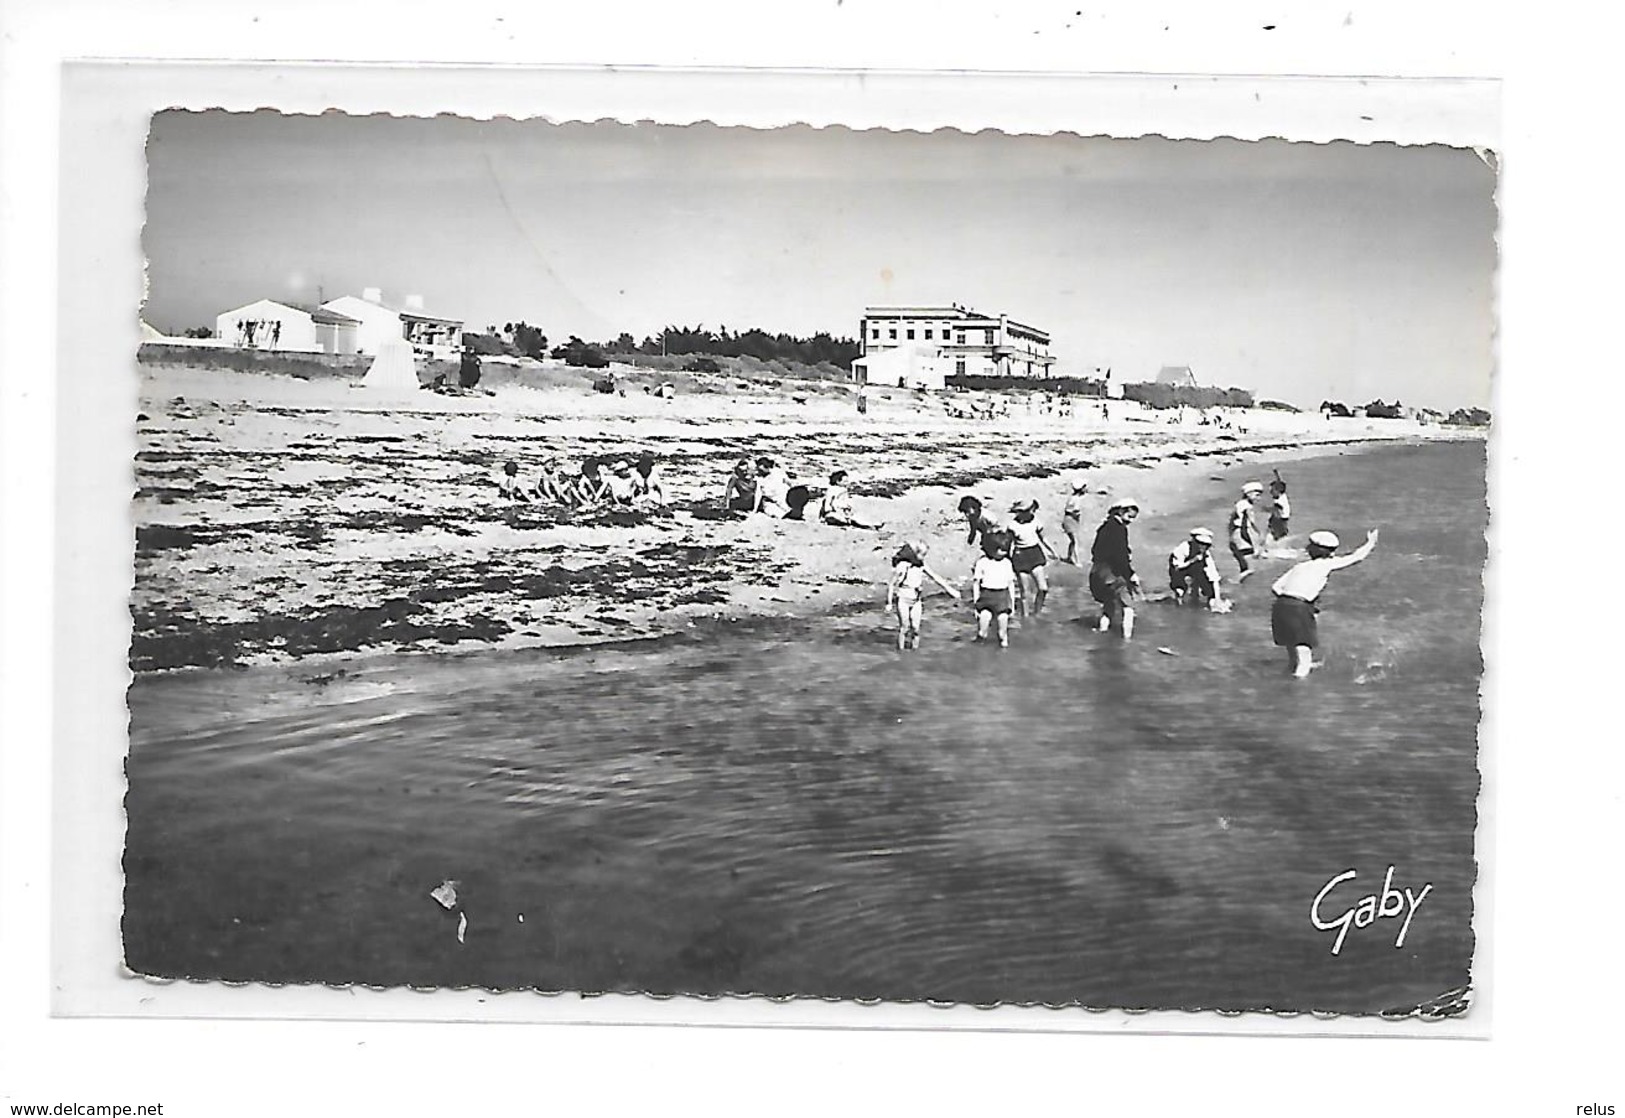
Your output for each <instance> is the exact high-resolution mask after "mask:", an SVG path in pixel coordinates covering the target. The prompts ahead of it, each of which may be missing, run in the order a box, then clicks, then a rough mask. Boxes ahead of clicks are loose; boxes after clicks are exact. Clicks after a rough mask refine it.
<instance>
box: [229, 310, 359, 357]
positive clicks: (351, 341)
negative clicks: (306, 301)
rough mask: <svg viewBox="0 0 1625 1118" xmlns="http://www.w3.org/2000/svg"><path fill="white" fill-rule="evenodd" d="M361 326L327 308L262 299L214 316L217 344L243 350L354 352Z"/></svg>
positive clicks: (353, 320)
mask: <svg viewBox="0 0 1625 1118" xmlns="http://www.w3.org/2000/svg"><path fill="white" fill-rule="evenodd" d="M358 325H359V323H357V322H356V320H355V319H353V318H348V317H346V316H345V315H342V314H338V313H335V312H333V311H330V310H327V309H326V308H325V307H300V306H295V305H294V304H291V303H279V302H277V301H275V300H274V299H261V300H259V301H258V302H254V303H249V304H248V305H247V306H243V307H238V308H236V309H235V310H229V311H225V312H223V313H222V314H219V315H217V316H215V320H214V335H215V339H216V340H217V341H218V343H220V344H223V345H228V346H236V347H239V348H241V349H267V350H282V351H284V352H290V353H354V352H355V341H356V329H357V327H358Z"/></svg>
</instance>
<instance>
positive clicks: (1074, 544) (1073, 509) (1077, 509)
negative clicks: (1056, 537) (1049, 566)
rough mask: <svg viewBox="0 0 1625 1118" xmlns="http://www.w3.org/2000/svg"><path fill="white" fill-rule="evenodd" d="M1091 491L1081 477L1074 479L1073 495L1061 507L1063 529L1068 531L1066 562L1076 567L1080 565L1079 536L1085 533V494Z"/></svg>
mask: <svg viewBox="0 0 1625 1118" xmlns="http://www.w3.org/2000/svg"><path fill="white" fill-rule="evenodd" d="M1088 492H1089V483H1088V482H1086V481H1084V480H1083V479H1082V478H1081V477H1075V478H1073V479H1072V496H1070V497H1068V498H1067V499H1066V506H1065V507H1064V508H1062V509H1061V531H1063V532H1065V533H1066V560H1065V561H1066V562H1068V563H1070V564H1072V565H1073V566H1074V567H1076V566H1077V565H1078V537H1079V536H1081V535H1083V505H1084V495H1085V494H1086V493H1088Z"/></svg>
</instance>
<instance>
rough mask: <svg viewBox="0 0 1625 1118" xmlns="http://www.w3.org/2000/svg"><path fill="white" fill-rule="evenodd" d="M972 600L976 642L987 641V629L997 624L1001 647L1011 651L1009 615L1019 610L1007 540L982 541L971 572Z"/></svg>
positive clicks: (995, 536)
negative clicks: (980, 552) (979, 553)
mask: <svg viewBox="0 0 1625 1118" xmlns="http://www.w3.org/2000/svg"><path fill="white" fill-rule="evenodd" d="M970 598H971V602H972V603H974V605H975V607H976V642H977V643H978V644H981V643H983V642H985V641H986V640H987V632H988V628H989V627H990V626H992V625H993V623H994V621H995V619H996V620H997V621H998V634H999V647H1000V648H1009V647H1010V612H1011V611H1012V610H1014V609H1015V608H1016V569H1015V568H1014V567H1012V566H1011V565H1010V549H1009V547H1008V546H1007V545H1006V544H1005V542H1004V537H1003V536H1002V535H998V534H988V535H984V536H983V537H982V556H981V558H979V559H977V560H976V565H975V566H974V567H972V568H971V575H970Z"/></svg>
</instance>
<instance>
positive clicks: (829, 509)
mask: <svg viewBox="0 0 1625 1118" xmlns="http://www.w3.org/2000/svg"><path fill="white" fill-rule="evenodd" d="M846 476H847V475H846V471H845V470H835V471H833V472H832V473H831V474H830V475H829V488H828V489H826V490H824V499H823V500H822V501H820V502H819V504H818V519H819V520H821V521H823V522H824V523H825V524H833V525H834V526H835V527H837V528H878V527H879V525H877V524H864V523H863V522H861V521H860V520H858V518H857V515H856V514H855V513H854V512H853V511H852V491H851V490H850V489H848V488H847V487H846Z"/></svg>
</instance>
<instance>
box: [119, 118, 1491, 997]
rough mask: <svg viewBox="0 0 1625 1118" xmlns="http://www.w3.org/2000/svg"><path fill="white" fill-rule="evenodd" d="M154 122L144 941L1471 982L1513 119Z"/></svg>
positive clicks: (1395, 986)
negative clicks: (1490, 441) (1056, 128)
mask: <svg viewBox="0 0 1625 1118" xmlns="http://www.w3.org/2000/svg"><path fill="white" fill-rule="evenodd" d="M146 159H147V164H146V172H147V190H146V199H145V212H144V229H143V232H142V234H141V246H142V253H143V255H144V258H145V262H146V275H147V296H146V299H145V302H144V304H143V305H142V306H141V307H140V308H139V313H140V317H141V339H140V343H139V349H138V350H137V351H134V352H131V353H130V354H129V366H128V367H129V369H130V370H131V374H132V375H133V376H137V377H138V378H139V405H138V408H139V410H138V411H137V412H135V413H134V414H132V415H131V416H130V421H131V422H132V423H133V424H134V425H135V430H136V437H137V441H136V453H135V461H134V467H133V469H134V481H135V492H134V500H133V503H132V505H131V510H130V511H131V515H132V517H133V523H134V557H133V558H134V568H133V583H132V586H131V590H130V597H129V609H130V615H131V633H130V643H129V651H128V662H129V666H130V669H131V671H132V673H133V677H132V678H133V682H132V683H131V686H130V689H129V694H128V704H129V753H128V758H127V761H126V763H125V766H126V778H127V782H128V784H127V795H126V798H125V800H124V808H125V812H126V828H127V830H126V834H125V839H124V847H123V854H122V871H123V875H124V880H123V893H122V896H123V910H122V916H121V920H120V929H121V944H122V958H123V962H124V965H125V966H126V967H127V968H128V971H129V972H130V975H131V980H132V981H143V980H146V979H177V978H184V979H192V980H203V981H209V982H225V983H269V984H289V985H294V986H299V985H321V986H364V987H384V988H394V987H414V988H436V989H441V988H459V989H465V988H478V989H483V990H495V991H545V992H585V993H600V992H613V993H633V994H658V995H700V996H705V997H711V996H716V995H759V996H765V997H767V998H772V999H833V1000H836V1001H840V1002H846V1003H854V1002H865V1003H868V1002H879V1003H919V1002H926V1003H933V1004H938V1003H946V1004H954V1005H972V1006H1020V1005H1029V1006H1030V1005H1043V1006H1058V1007H1074V1009H1078V1008H1082V1009H1098V1010H1167V1011H1171V1010H1178V1011H1223V1012H1226V1013H1259V1014H1305V1015H1316V1016H1314V1017H1311V1018H1309V1019H1308V1020H1310V1021H1314V1020H1320V1019H1322V1018H1323V1017H1338V1018H1365V1019H1369V1020H1371V1021H1373V1022H1376V1021H1380V1020H1382V1019H1384V1018H1397V1019H1402V1020H1406V1021H1410V1022H1416V1021H1427V1020H1435V1019H1443V1018H1457V1019H1468V1018H1470V1017H1471V1015H1472V1014H1473V1012H1474V996H1475V991H1476V989H1477V988H1478V987H1479V986H1480V985H1481V983H1482V978H1481V976H1480V974H1479V972H1478V970H1477V968H1475V952H1476V951H1477V948H1478V946H1479V945H1478V943H1477V940H1476V939H1475V930H1474V928H1475V925H1474V916H1475V905H1474V895H1475V894H1474V891H1475V884H1476V883H1477V881H1478V876H1479V872H1480V871H1479V868H1478V866H1479V862H1478V858H1477V845H1476V844H1477V841H1478V839H1479V810H1478V805H1479V794H1480V787H1481V779H1480V743H1479V726H1480V684H1481V679H1482V676H1483V670H1484V663H1483V658H1482V656H1481V654H1480V633H1481V624H1482V620H1483V611H1484V605H1485V594H1484V581H1483V576H1484V570H1485V564H1486V556H1487V546H1486V524H1487V516H1488V505H1487V499H1486V461H1487V456H1486V446H1487V438H1488V435H1489V432H1490V431H1491V423H1492V417H1491V414H1490V411H1489V408H1490V405H1491V396H1490V382H1491V373H1492V369H1493V365H1494V357H1493V353H1494V350H1493V335H1494V309H1493V283H1494V276H1495V272H1496V261H1497V250H1496V230H1497V211H1496V186H1497V162H1496V159H1495V157H1494V156H1493V154H1490V153H1488V152H1484V151H1477V150H1473V149H1471V148H1467V147H1459V146H1445V145H1426V144H1410V145H1397V144H1389V143H1372V144H1353V143H1334V144H1310V143H1295V142H1290V141H1287V140H1280V139H1274V140H1239V139H1213V140H1183V139H1172V138H1164V137H1160V136H1154V135H1145V136H1106V135H1099V136H1081V135H1076V134H1070V133H1059V132H1058V133H1053V134H1020V133H1017V132H1011V131H977V132H969V131H957V130H951V129H945V130H935V131H923V132H908V131H895V130H886V129H870V128H862V127H851V128H846V127H830V128H811V127H804V126H786V127H779V128H745V127H730V126H724V125H719V124H707V123H700V124H694V125H689V126H681V127H680V126H675V125H668V124H660V123H655V122H652V121H642V122H628V121H621V120H612V119H601V120H595V121H571V120H561V119H543V118H540V117H533V118H529V119H518V118H513V119H509V118H496V119H474V118H471V117H458V116H439V117H413V116H390V115H377V114H373V115H369V114H354V115H351V114H345V113H339V112H332V113H326V114H321V115H302V114H295V113H283V112H278V111H274V110H262V111H257V112H240V111H227V110H224V109H207V108H205V109H172V110H164V111H160V112H157V113H155V114H153V115H152V117H151V119H150V126H149V131H148V135H147V140H146ZM136 312H137V308H136V307H131V308H130V313H131V314H132V315H133V314H135V313H136ZM1190 1020H1193V1021H1201V1020H1203V1019H1202V1018H1194V1019H1190ZM1172 1027H1178V1026H1172ZM1190 1027H1198V1026H1196V1025H1192V1026H1190ZM1441 1027H1444V1026H1441Z"/></svg>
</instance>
